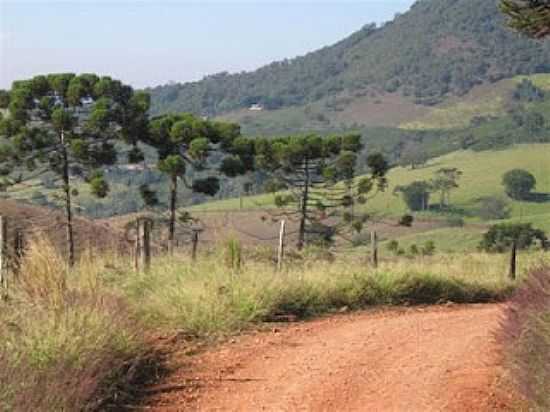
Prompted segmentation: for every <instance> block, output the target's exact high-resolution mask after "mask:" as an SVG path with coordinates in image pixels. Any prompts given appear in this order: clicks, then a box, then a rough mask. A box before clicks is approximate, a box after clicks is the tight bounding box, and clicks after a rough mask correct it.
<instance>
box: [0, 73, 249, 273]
mask: <svg viewBox="0 0 550 412" xmlns="http://www.w3.org/2000/svg"><path fill="white" fill-rule="evenodd" d="M0 102H1V104H2V106H1V108H3V109H7V113H6V114H5V115H3V117H2V119H1V120H0V137H1V138H2V145H1V146H0V166H1V167H0V173H1V175H2V181H1V185H2V187H4V188H6V187H8V186H16V185H19V184H23V183H24V182H25V181H26V180H31V179H36V178H38V177H40V176H41V175H44V174H50V175H51V174H52V173H53V175H54V176H55V178H56V179H58V180H60V182H61V187H62V193H63V201H64V208H65V215H66V234H67V247H68V251H67V252H68V260H69V264H71V265H72V264H73V263H74V259H75V253H74V234H73V199H72V198H73V196H75V195H77V192H76V191H75V188H74V179H75V178H79V179H81V180H84V181H85V182H87V183H88V184H89V186H90V189H91V192H92V193H93V194H94V195H96V196H97V197H106V196H108V194H109V185H108V182H107V180H106V179H105V174H104V172H103V171H102V168H104V167H105V166H110V165H114V164H115V163H117V161H118V159H119V156H120V155H121V150H120V147H125V148H127V153H125V155H126V157H127V159H128V161H129V162H130V163H137V162H140V161H142V160H143V159H144V155H143V153H142V150H141V149H140V144H147V145H150V146H151V147H153V148H155V149H156V151H157V153H158V157H159V161H158V169H159V170H160V171H161V172H162V173H165V174H167V175H169V176H170V181H171V184H172V190H171V200H170V242H171V244H172V243H173V239H174V238H173V234H174V226H175V219H176V213H175V210H176V203H177V199H176V193H177V183H178V180H183V181H184V183H185V184H186V185H189V187H190V188H191V189H192V190H193V191H194V192H200V193H206V194H209V195H212V194H215V193H216V192H217V190H218V189H219V185H218V176H219V174H220V173H221V174H227V175H231V176H234V175H236V174H237V173H245V172H246V171H247V170H248V169H247V168H250V167H251V165H250V164H249V163H247V162H244V161H241V160H240V159H238V156H235V155H234V154H231V153H230V152H231V149H232V147H233V142H234V141H235V140H236V139H237V138H238V137H239V135H240V131H239V127H238V126H236V125H230V124H225V123H218V122H208V121H205V120H202V119H199V118H197V117H195V116H192V115H179V116H163V117H160V118H156V119H153V120H151V121H150V120H149V113H148V112H149V105H150V98H149V95H148V94H147V93H144V92H136V91H134V90H133V89H132V88H131V87H130V86H128V85H124V84H122V83H121V82H120V81H118V80H113V79H111V78H110V77H99V76H96V75H94V74H82V75H79V76H77V75H74V74H54V75H48V76H36V77H34V78H32V79H30V80H26V81H18V82H14V84H13V86H12V89H11V90H10V91H9V92H3V93H2V95H1V99H0ZM214 153H221V154H222V156H223V155H224V154H227V158H225V159H224V162H223V164H222V166H223V167H222V168H219V169H217V170H215V171H210V173H211V174H212V175H211V176H208V177H200V176H199V177H197V178H195V179H192V180H191V181H188V180H187V177H188V176H189V173H187V171H188V169H192V170H193V171H205V173H208V171H207V169H208V167H207V160H208V158H209V157H210V156H211V155H213V154H214ZM143 192H146V190H142V193H143ZM146 198H147V202H148V203H149V204H150V205H154V204H155V203H156V200H155V196H154V194H153V193H148V196H146Z"/></svg>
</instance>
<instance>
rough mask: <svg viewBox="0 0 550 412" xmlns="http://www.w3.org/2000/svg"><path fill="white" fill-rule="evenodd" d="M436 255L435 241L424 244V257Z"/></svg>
mask: <svg viewBox="0 0 550 412" xmlns="http://www.w3.org/2000/svg"><path fill="white" fill-rule="evenodd" d="M434 253H435V243H434V242H433V240H428V241H427V242H426V243H424V246H422V254H423V255H424V256H432V255H433V254H434Z"/></svg>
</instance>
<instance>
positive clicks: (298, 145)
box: [255, 135, 388, 249]
mask: <svg viewBox="0 0 550 412" xmlns="http://www.w3.org/2000/svg"><path fill="white" fill-rule="evenodd" d="M361 148H362V145H361V138H360V136H358V135H346V136H331V137H325V138H323V137H320V136H317V135H310V136H289V137H282V138H276V139H259V140H257V141H256V142H255V153H256V167H257V168H259V169H262V170H264V171H266V172H268V173H269V174H270V175H271V177H272V180H271V185H270V186H271V187H273V188H274V189H275V190H276V191H279V190H281V189H283V190H284V191H283V192H281V193H279V194H277V195H276V197H275V203H276V206H277V207H278V208H279V210H280V213H279V214H280V215H282V216H285V217H286V218H288V219H290V220H295V221H297V222H298V241H297V247H298V249H302V248H303V247H304V245H305V244H306V243H307V242H308V241H309V240H310V239H314V238H322V239H324V240H330V239H331V238H332V236H333V235H334V234H335V233H336V232H337V231H339V230H341V229H342V228H343V227H344V226H347V227H350V228H356V229H359V230H360V227H359V226H361V228H362V225H363V224H364V223H365V221H366V217H365V215H363V216H361V217H357V216H355V212H354V205H355V204H356V203H358V202H359V203H364V202H365V201H366V200H367V197H368V196H369V193H372V192H373V191H374V190H375V189H381V190H383V189H384V188H385V185H386V179H385V174H386V172H387V170H388V164H387V163H386V161H385V160H384V159H383V158H382V157H381V156H380V155H372V156H370V157H369V161H368V163H369V167H370V168H371V174H370V175H369V176H366V177H364V178H362V179H359V180H356V179H355V167H356V160H357V158H356V156H357V154H358V153H359V152H360V150H361Z"/></svg>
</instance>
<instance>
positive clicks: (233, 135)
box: [147, 113, 253, 251]
mask: <svg viewBox="0 0 550 412" xmlns="http://www.w3.org/2000/svg"><path fill="white" fill-rule="evenodd" d="M240 140H242V138H241V137H240V127H239V126H238V125H236V124H231V123H223V122H213V121H208V120H203V119H201V118H199V117H196V116H193V115H191V114H188V113H183V114H169V115H165V116H160V117H157V118H154V119H152V120H151V122H150V128H149V139H148V140H147V143H148V144H150V145H151V146H153V147H154V148H155V149H156V150H157V152H158V155H159V161H158V169H159V170H160V171H161V172H162V173H164V174H166V175H167V176H168V177H169V179H170V200H169V209H170V217H169V235H168V240H169V248H170V251H173V247H174V242H175V234H176V212H177V202H178V182H179V181H181V182H182V183H183V184H184V186H185V187H187V188H188V189H190V190H192V191H193V192H195V193H202V194H206V195H209V196H214V195H215V194H216V193H217V192H218V191H219V189H220V182H219V177H220V175H225V176H229V177H235V176H237V175H239V174H244V173H245V172H246V171H248V170H250V169H251V168H252V167H253V164H252V162H251V161H250V160H247V156H246V153H245V152H244V151H243V146H239V141H240ZM247 150H248V151H250V150H251V149H247ZM211 157H216V158H217V159H219V158H223V159H222V161H221V165H219V166H216V167H214V166H213V164H212V162H209V159H210V158H211ZM248 158H251V154H250V153H249V154H248Z"/></svg>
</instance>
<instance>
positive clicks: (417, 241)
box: [382, 227, 484, 253]
mask: <svg viewBox="0 0 550 412" xmlns="http://www.w3.org/2000/svg"><path fill="white" fill-rule="evenodd" d="M483 232H484V231H483V229H481V228H472V227H445V228H440V229H435V230H429V231H426V232H421V233H415V234H411V235H406V236H401V237H399V238H397V239H396V240H397V241H398V242H399V246H400V247H401V248H403V249H404V250H405V252H408V251H409V248H410V247H411V246H412V245H416V246H418V247H421V246H422V245H424V244H425V243H426V242H428V241H432V242H434V244H435V247H436V250H437V252H442V253H464V252H471V251H474V250H476V248H477V246H478V245H479V242H480V241H481V239H482V235H483ZM387 243H388V242H383V243H382V247H384V246H385V245H386V244H387Z"/></svg>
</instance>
